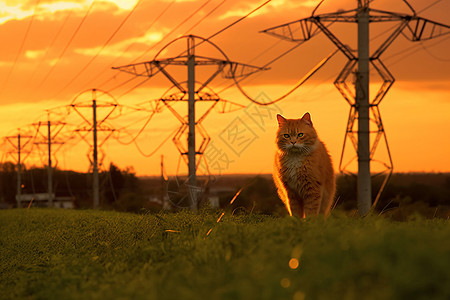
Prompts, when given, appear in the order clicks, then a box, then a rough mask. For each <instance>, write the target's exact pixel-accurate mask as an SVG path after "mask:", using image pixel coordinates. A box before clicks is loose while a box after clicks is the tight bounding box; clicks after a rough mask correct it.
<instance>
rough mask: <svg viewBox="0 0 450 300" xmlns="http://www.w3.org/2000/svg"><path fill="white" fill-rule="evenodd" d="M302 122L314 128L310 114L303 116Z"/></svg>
mask: <svg viewBox="0 0 450 300" xmlns="http://www.w3.org/2000/svg"><path fill="white" fill-rule="evenodd" d="M302 120H303V121H305V122H306V123H308V124H309V125H311V126H312V121H311V115H310V114H309V113H308V112H307V113H306V114H304V115H303V117H302Z"/></svg>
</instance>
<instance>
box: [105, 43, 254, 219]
mask: <svg viewBox="0 0 450 300" xmlns="http://www.w3.org/2000/svg"><path fill="white" fill-rule="evenodd" d="M180 41H184V42H185V43H186V44H185V45H186V46H187V47H186V50H185V51H183V53H182V54H180V55H178V56H175V57H171V58H164V59H158V56H159V54H160V53H162V52H163V51H167V48H168V47H169V46H171V45H173V44H174V43H175V42H180ZM201 44H205V45H210V46H212V47H213V48H214V49H215V50H216V51H218V52H219V53H220V54H221V56H222V58H221V59H218V58H211V57H207V56H203V55H198V54H196V50H197V49H196V48H198V47H199V46H200V45H201ZM170 65H174V66H184V67H187V80H185V81H179V80H177V79H176V78H175V76H174V75H173V74H171V73H169V71H168V70H167V67H168V66H170ZM206 66H216V69H215V70H214V71H213V72H211V73H210V74H208V76H207V77H206V79H205V80H204V81H202V82H200V81H198V80H196V78H197V77H198V76H197V72H196V70H197V67H206ZM113 69H116V70H119V71H123V72H126V73H130V74H133V75H135V76H145V77H153V76H154V75H156V74H157V73H159V72H161V73H162V74H163V75H164V76H165V77H166V78H167V79H168V80H169V81H170V82H171V83H172V84H173V86H174V87H175V88H176V89H177V90H178V91H177V92H176V93H174V94H171V95H169V96H167V97H163V98H161V101H163V102H164V104H165V105H166V106H167V107H168V108H169V109H170V111H171V112H172V113H173V114H174V115H175V116H176V117H177V118H178V119H179V120H180V122H181V123H182V126H181V127H180V129H179V131H178V132H177V134H176V135H175V137H174V142H175V144H176V146H177V148H178V150H179V151H180V153H181V155H183V158H186V157H187V159H185V160H186V161H187V164H188V188H189V198H190V205H191V209H192V210H196V209H197V205H198V203H197V196H198V195H197V194H198V187H197V173H196V172H197V167H198V163H197V159H196V156H197V155H199V156H201V155H203V152H204V150H205V148H206V146H207V144H208V142H209V136H208V135H207V133H206V131H205V130H204V129H203V128H202V127H201V125H200V123H201V121H202V120H203V119H204V118H205V117H206V115H207V114H208V113H209V111H211V109H212V108H211V107H210V108H209V109H208V110H207V112H206V113H204V114H203V115H202V116H201V117H200V118H197V117H196V103H197V102H211V103H213V106H214V105H216V104H217V102H219V101H223V100H222V99H220V98H219V97H218V96H217V95H216V94H215V93H212V92H204V89H205V88H206V87H207V85H208V84H210V83H211V81H212V80H214V78H216V77H217V75H219V74H222V75H223V77H225V78H233V77H245V76H248V75H250V74H253V73H255V72H258V71H260V70H263V68H259V67H255V66H251V65H246V64H242V63H237V62H233V61H230V60H229V59H228V57H227V56H226V55H225V53H224V52H223V51H222V50H221V49H220V48H219V47H217V46H216V45H215V44H213V43H212V42H211V41H209V40H207V39H204V38H201V37H198V36H194V35H188V36H182V37H180V38H177V39H175V40H173V41H172V42H170V43H169V44H167V45H166V46H165V47H163V49H161V51H159V52H158V54H156V56H155V58H154V59H153V60H152V61H147V62H141V63H136V64H130V65H125V66H120V67H114V68H113ZM203 74H204V73H203ZM173 101H175V102H179V101H185V102H187V106H188V114H187V117H183V116H181V115H180V114H179V113H177V112H176V110H175V109H173V108H172V107H171V105H170V102H173ZM196 129H198V131H199V133H200V135H201V136H202V138H203V140H202V142H201V144H200V145H199V147H197V146H196ZM186 130H187V131H188V138H187V147H184V146H183V145H182V142H181V141H180V139H181V137H182V136H183V135H184V133H185V132H186ZM186 148H187V149H186Z"/></svg>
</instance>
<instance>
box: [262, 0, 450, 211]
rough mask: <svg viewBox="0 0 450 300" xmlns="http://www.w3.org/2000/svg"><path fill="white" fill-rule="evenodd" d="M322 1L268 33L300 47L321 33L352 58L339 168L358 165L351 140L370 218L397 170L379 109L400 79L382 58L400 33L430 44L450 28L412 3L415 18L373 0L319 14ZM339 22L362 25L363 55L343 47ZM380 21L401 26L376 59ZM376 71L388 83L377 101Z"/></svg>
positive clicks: (342, 77) (345, 74) (341, 84)
mask: <svg viewBox="0 0 450 300" xmlns="http://www.w3.org/2000/svg"><path fill="white" fill-rule="evenodd" d="M322 2H323V1H322ZM322 2H320V3H319V5H318V6H317V7H316V8H315V9H314V11H313V13H312V15H311V17H308V18H305V19H300V20H297V21H294V22H289V23H286V24H283V25H279V26H275V27H272V28H269V29H266V30H263V32H264V33H267V34H270V35H273V36H276V37H278V38H281V39H285V40H288V41H292V42H296V43H304V42H306V41H308V40H310V39H311V38H312V37H314V36H316V35H317V34H318V33H319V32H322V33H324V34H325V35H326V36H327V38H328V39H329V40H330V41H331V42H332V43H333V44H334V45H335V46H336V47H337V48H338V49H339V50H340V51H341V52H342V53H343V54H344V55H345V56H346V57H347V59H348V61H347V63H346V64H345V66H344V68H343V69H342V71H341V73H340V74H339V75H338V77H337V78H336V80H335V81H334V85H335V86H336V88H337V89H338V90H339V92H340V93H341V94H342V96H343V97H344V99H345V100H346V101H347V102H348V103H349V104H350V114H349V119H348V122H347V129H346V133H345V138H344V145H343V148H342V155H341V160H340V163H339V169H340V171H341V172H342V173H344V172H346V168H347V166H348V165H349V164H350V163H351V162H352V161H353V160H354V158H353V159H352V160H350V162H348V163H345V162H344V152H345V147H346V145H347V144H346V141H347V139H349V140H350V142H351V144H352V145H353V147H354V149H355V150H356V155H357V157H356V158H357V161H358V184H357V186H358V191H357V201H358V212H359V214H360V215H361V216H365V215H366V214H367V213H368V212H369V210H370V209H371V208H372V207H373V206H375V205H376V203H377V201H378V199H379V197H380V195H381V192H382V191H383V189H384V187H385V185H386V183H387V181H388V179H389V177H390V175H391V174H392V170H393V163H392V158H391V154H390V150H389V146H388V143H387V138H386V134H385V131H384V126H383V122H382V120H381V114H380V110H379V104H380V102H381V100H383V98H384V96H385V95H386V93H387V92H388V90H389V89H390V87H391V86H392V84H393V83H394V81H395V79H394V77H393V76H392V74H391V73H390V72H389V71H388V69H387V68H386V67H385V66H384V64H383V63H382V61H381V59H380V56H381V55H382V54H383V53H384V51H385V50H386V49H387V48H388V47H389V46H390V45H391V44H392V43H393V41H394V40H395V39H396V38H397V37H398V36H399V35H400V34H402V35H403V36H405V37H406V38H407V39H409V40H411V41H413V42H416V41H422V40H429V39H432V38H436V37H439V36H442V35H445V34H448V33H450V26H449V25H444V24H441V23H438V22H434V21H431V20H428V19H424V18H421V17H418V16H417V15H416V12H415V11H414V9H413V8H412V7H411V6H410V5H409V3H408V2H407V1H406V0H404V1H403V2H404V3H405V4H406V6H407V7H408V9H410V10H411V12H412V15H408V14H403V13H393V12H388V11H384V10H378V9H373V8H370V5H369V4H370V2H371V1H370V0H357V8H356V9H350V10H341V11H338V12H334V13H324V14H319V15H316V14H315V12H316V11H317V9H318V8H319V6H320V4H321V3H322ZM337 22H339V23H356V24H357V26H358V28H357V29H358V33H357V40H358V41H357V48H358V49H357V50H355V49H353V48H351V47H350V46H349V45H347V44H344V43H343V42H341V40H340V39H339V38H338V37H337V36H336V34H335V33H333V32H332V31H331V30H330V29H329V27H330V25H332V24H334V23H337ZM375 22H397V25H396V26H395V28H394V30H393V31H392V32H391V33H390V34H389V35H388V38H387V39H386V40H385V41H384V42H383V43H381V45H380V46H379V47H378V48H377V49H376V50H375V51H374V52H372V54H370V51H369V50H370V47H369V46H370V40H369V27H370V23H375ZM355 54H356V55H355ZM370 66H372V67H373V69H374V70H375V71H376V72H377V73H378V75H380V77H381V78H382V80H383V83H382V85H381V87H380V89H379V90H378V92H377V93H376V95H375V97H374V98H373V99H370V98H369V96H370V95H369V83H370V77H369V70H370ZM351 75H355V77H356V78H355V80H354V85H353V88H351V87H349V85H348V83H347V80H348V78H349V77H351ZM371 121H372V122H373V123H374V124H373V125H375V126H376V128H377V130H376V131H371V130H370V129H371V126H370V122H371ZM356 123H357V124H358V125H357V127H356V126H355V124H356ZM355 127H356V128H355ZM371 133H374V134H375V137H374V138H373V139H372V142H371V139H370V137H371V136H370V134H371ZM383 137H384V141H385V144H386V150H387V154H388V160H389V161H388V162H387V163H383V165H384V167H385V171H383V172H380V173H379V174H380V175H381V174H385V178H384V181H383V183H382V185H381V188H380V190H379V191H378V193H377V195H376V197H375V201H373V202H372V191H371V189H372V186H371V175H372V174H371V162H372V161H373V156H374V153H375V151H376V149H377V146H378V144H379V142H380V140H381V138H383ZM376 175H378V174H376Z"/></svg>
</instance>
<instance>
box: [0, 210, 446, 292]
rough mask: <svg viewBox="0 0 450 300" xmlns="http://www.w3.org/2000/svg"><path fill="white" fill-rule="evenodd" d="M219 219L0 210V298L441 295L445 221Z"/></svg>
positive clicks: (203, 215)
mask: <svg viewBox="0 0 450 300" xmlns="http://www.w3.org/2000/svg"><path fill="white" fill-rule="evenodd" d="M219 215H220V213H219V212H208V211H204V212H202V213H200V214H192V213H189V212H181V213H176V214H160V215H151V214H147V215H134V214H125V213H117V212H105V211H76V210H48V209H30V210H26V209H21V210H7V211H0V274H1V275H0V298H1V299H158V300H159V299H295V300H298V299H450V284H449V282H450V239H449V237H450V223H449V221H447V220H438V219H435V220H420V219H416V220H411V221H409V222H402V223H397V222H393V221H389V220H387V219H384V218H381V217H378V216H369V217H366V218H364V219H360V218H349V217H346V216H343V215H337V216H331V217H330V218H328V219H327V220H326V221H325V220H323V219H322V218H315V219H308V220H306V221H305V220H299V219H295V218H289V217H286V218H272V217H267V216H261V215H249V216H248V215H246V216H231V215H230V214H225V216H224V217H223V218H222V219H221V221H220V222H219V223H217V222H216V220H217V218H218V217H219ZM211 228H212V231H211V232H210V234H209V235H207V232H208V231H209V230H210V229H211ZM292 258H295V259H297V260H298V261H299V266H298V268H294V269H292V268H290V266H289V261H290V260H291V259H292Z"/></svg>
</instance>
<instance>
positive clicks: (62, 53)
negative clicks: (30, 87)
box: [37, 0, 96, 89]
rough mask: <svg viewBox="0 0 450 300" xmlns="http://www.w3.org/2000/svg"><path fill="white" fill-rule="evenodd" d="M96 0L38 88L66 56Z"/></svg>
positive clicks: (39, 86)
mask: <svg viewBox="0 0 450 300" xmlns="http://www.w3.org/2000/svg"><path fill="white" fill-rule="evenodd" d="M95 1H96V0H93V1H92V3H91V5H90V6H89V8H88V10H87V11H86V14H85V15H84V17H83V19H81V22H80V23H79V24H78V27H77V28H76V29H75V31H74V32H73V34H72V36H71V38H70V40H69V41H68V42H67V44H66V46H65V47H64V49H63V51H62V52H61V53H60V55H59V57H58V59H57V60H56V62H55V64H54V65H53V66H52V67H51V68H50V70H49V71H48V72H47V74H46V75H45V76H44V78H43V79H42V81H41V82H40V83H39V85H38V87H37V89H39V88H41V87H42V85H43V84H44V82H45V81H47V79H48V77H49V76H50V74H51V73H52V72H53V70H54V69H55V67H56V66H57V65H58V63H59V61H60V60H61V58H62V57H63V56H64V54H65V53H66V51H67V49H68V48H69V46H70V44H71V43H72V42H73V40H74V39H75V36H76V35H77V33H78V31H79V30H80V28H81V26H83V24H84V22H85V21H86V18H87V16H88V15H89V13H90V12H91V9H92V7H93V6H94V3H95Z"/></svg>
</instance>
